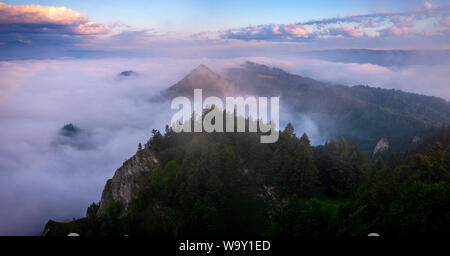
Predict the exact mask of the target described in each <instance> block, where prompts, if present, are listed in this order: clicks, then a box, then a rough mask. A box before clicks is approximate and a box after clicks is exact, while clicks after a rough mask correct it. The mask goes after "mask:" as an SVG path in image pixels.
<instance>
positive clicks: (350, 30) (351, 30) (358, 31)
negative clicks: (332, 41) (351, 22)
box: [329, 27, 364, 37]
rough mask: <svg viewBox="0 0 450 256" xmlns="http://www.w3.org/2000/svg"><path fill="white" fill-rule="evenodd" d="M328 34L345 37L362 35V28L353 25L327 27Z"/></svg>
mask: <svg viewBox="0 0 450 256" xmlns="http://www.w3.org/2000/svg"><path fill="white" fill-rule="evenodd" d="M329 34H330V35H341V36H345V37H361V36H364V30H363V29H362V28H355V27H337V28H334V27H333V28H330V29H329Z"/></svg>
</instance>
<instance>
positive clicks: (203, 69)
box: [188, 64, 219, 77]
mask: <svg viewBox="0 0 450 256" xmlns="http://www.w3.org/2000/svg"><path fill="white" fill-rule="evenodd" d="M192 75H200V76H214V77H219V75H218V74H216V73H215V72H214V71H212V70H211V69H210V68H209V67H208V66H206V65H204V64H200V65H199V66H198V67H196V68H195V69H194V70H192V71H191V73H189V75H188V77H190V76H192Z"/></svg>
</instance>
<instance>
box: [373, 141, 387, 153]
mask: <svg viewBox="0 0 450 256" xmlns="http://www.w3.org/2000/svg"><path fill="white" fill-rule="evenodd" d="M388 149H389V141H388V140H387V139H386V138H381V139H380V140H379V141H378V143H377V145H376V146H375V148H374V149H373V155H376V154H377V153H383V152H385V151H386V150H388Z"/></svg>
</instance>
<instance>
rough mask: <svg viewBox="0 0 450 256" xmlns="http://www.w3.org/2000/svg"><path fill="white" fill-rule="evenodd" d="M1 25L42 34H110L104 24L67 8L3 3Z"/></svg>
mask: <svg viewBox="0 0 450 256" xmlns="http://www.w3.org/2000/svg"><path fill="white" fill-rule="evenodd" d="M0 25H1V26H4V25H14V26H15V28H16V29H18V28H20V26H23V27H24V28H25V31H30V30H33V29H36V30H37V31H39V32H41V33H44V32H46V33H53V32H55V33H67V34H77V35H97V34H105V33H107V32H108V29H107V28H106V27H105V26H104V25H103V24H99V23H95V22H92V21H90V20H89V19H88V17H86V16H85V15H83V14H81V13H79V12H76V11H73V10H71V9H68V8H66V7H54V6H41V5H23V6H15V5H7V4H5V3H1V2H0ZM16 32H21V31H16Z"/></svg>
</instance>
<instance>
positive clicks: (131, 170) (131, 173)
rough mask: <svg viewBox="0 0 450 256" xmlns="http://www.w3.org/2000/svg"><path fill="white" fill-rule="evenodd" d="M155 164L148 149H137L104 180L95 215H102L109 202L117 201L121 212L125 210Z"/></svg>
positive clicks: (156, 161)
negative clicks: (104, 183)
mask: <svg viewBox="0 0 450 256" xmlns="http://www.w3.org/2000/svg"><path fill="white" fill-rule="evenodd" d="M157 165H158V160H157V159H156V157H155V155H154V154H153V152H152V151H151V150H150V149H142V150H139V151H138V152H137V153H136V155H134V156H133V157H131V158H130V159H128V160H127V161H126V162H124V163H123V165H122V166H121V167H120V168H119V169H117V170H116V172H115V173H114V176H113V177H112V179H109V180H108V181H107V182H106V185H105V188H104V189H103V193H102V198H101V201H100V207H99V209H98V212H97V216H99V217H101V216H103V215H104V213H105V209H106V207H107V206H108V204H109V203H111V202H117V203H119V204H120V206H121V208H122V212H125V211H126V210H127V209H128V204H129V203H130V202H131V200H132V199H133V198H134V197H135V196H136V193H137V192H138V190H139V188H140V187H141V186H142V185H143V182H144V180H145V177H148V176H149V175H150V174H151V172H152V171H153V169H154V168H155V167H156V166H157Z"/></svg>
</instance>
